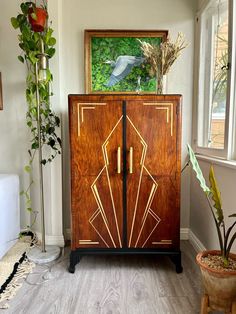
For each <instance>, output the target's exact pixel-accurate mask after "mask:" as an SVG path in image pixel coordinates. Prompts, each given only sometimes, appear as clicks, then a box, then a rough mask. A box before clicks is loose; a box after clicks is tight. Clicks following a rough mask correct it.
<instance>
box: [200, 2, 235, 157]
mask: <svg viewBox="0 0 236 314" xmlns="http://www.w3.org/2000/svg"><path fill="white" fill-rule="evenodd" d="M210 2H211V0H208V1H207V2H205V5H204V7H203V8H202V9H201V10H200V11H199V12H198V14H197V19H196V20H197V23H196V24H197V25H196V26H197V32H196V35H197V36H196V46H197V50H198V56H197V66H198V68H197V69H199V68H201V67H200V62H201V56H202V55H204V53H202V52H203V47H202V41H203V37H202V36H203V34H202V32H201V25H202V23H201V17H202V16H203V14H204V12H205V10H206V9H207V8H208V5H209V4H210ZM235 2H236V1H235V0H228V3H229V4H228V12H229V28H228V46H229V64H230V68H229V70H228V81H227V100H226V114H225V133H224V149H217V148H208V147H203V146H199V145H198V143H199V139H198V134H199V128H200V126H201V124H200V123H199V121H201V119H203V117H204V119H205V120H206V119H207V117H208V119H209V118H210V117H209V113H207V112H206V111H209V107H208V106H207V108H204V110H205V112H204V110H203V108H200V104H201V103H204V102H203V101H202V100H201V99H200V95H201V93H199V90H200V88H201V87H200V86H201V85H200V80H201V78H202V73H200V71H198V73H197V92H196V103H197V112H196V113H197V114H196V116H197V117H196V128H195V132H194V133H195V135H194V144H195V145H194V146H195V150H196V152H197V153H198V154H201V155H205V156H211V157H215V158H219V159H226V160H236V118H235V114H236V108H235V107H236V87H235V83H236V80H235V78H236V65H235V63H236V62H235V59H236V43H235V42H236V3H235ZM204 48H205V47H204ZM210 67H211V64H209V65H208V68H209V69H210ZM209 81H211V82H212V79H211V80H209ZM210 85H211V83H210V84H209V86H208V89H209V91H211V90H212V89H211V88H210ZM203 97H204V98H205V97H208V99H209V93H208V95H204V96H203ZM201 109H202V110H201ZM207 122H208V121H206V123H207ZM206 140H207V139H205V141H206ZM205 143H206V142H205Z"/></svg>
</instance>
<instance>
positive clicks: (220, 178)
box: [190, 161, 236, 251]
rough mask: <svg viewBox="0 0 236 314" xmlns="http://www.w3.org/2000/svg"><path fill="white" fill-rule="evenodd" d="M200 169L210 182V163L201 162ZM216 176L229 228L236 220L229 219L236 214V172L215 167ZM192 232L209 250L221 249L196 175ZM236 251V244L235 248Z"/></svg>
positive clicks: (192, 188)
mask: <svg viewBox="0 0 236 314" xmlns="http://www.w3.org/2000/svg"><path fill="white" fill-rule="evenodd" d="M199 164H200V167H201V169H202V171H203V174H204V177H205V178H206V179H207V181H208V175H209V169H210V166H211V163H210V162H207V161H200V162H199ZM213 166H214V171H215V176H216V179H217V182H218V185H219V189H220V191H221V196H222V208H223V209H224V213H225V214H224V216H225V218H226V219H225V220H226V224H227V225H228V226H229V225H230V224H231V223H232V222H233V221H234V220H235V218H228V216H229V215H231V214H234V213H236V170H234V169H232V168H227V167H225V166H220V165H213ZM190 228H191V231H192V232H193V233H194V234H195V235H196V236H197V238H198V239H199V240H200V241H201V242H202V244H203V245H204V246H205V247H206V248H207V249H219V244H218V240H217V233H216V228H215V225H214V222H213V219H212V215H211V213H210V209H209V207H208V204H207V200H206V197H205V194H204V193H203V191H202V190H201V188H200V187H199V184H198V181H197V180H196V178H195V175H194V174H193V175H192V180H191V216H190ZM233 249H234V251H235V250H236V243H235V244H234V246H233Z"/></svg>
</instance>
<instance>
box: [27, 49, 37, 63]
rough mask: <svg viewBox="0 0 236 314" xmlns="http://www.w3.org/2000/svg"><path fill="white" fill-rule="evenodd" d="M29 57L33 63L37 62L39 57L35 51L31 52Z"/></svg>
mask: <svg viewBox="0 0 236 314" xmlns="http://www.w3.org/2000/svg"><path fill="white" fill-rule="evenodd" d="M29 59H30V61H31V62H32V64H35V63H36V62H37V61H38V58H36V55H35V52H33V51H31V52H30V53H29Z"/></svg>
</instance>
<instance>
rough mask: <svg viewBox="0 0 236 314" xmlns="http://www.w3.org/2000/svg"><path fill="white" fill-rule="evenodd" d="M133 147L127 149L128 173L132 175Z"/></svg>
mask: <svg viewBox="0 0 236 314" xmlns="http://www.w3.org/2000/svg"><path fill="white" fill-rule="evenodd" d="M133 151H134V150H133V147H130V149H129V173H133Z"/></svg>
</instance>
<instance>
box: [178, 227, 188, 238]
mask: <svg viewBox="0 0 236 314" xmlns="http://www.w3.org/2000/svg"><path fill="white" fill-rule="evenodd" d="M188 239H189V228H180V240H188Z"/></svg>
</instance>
